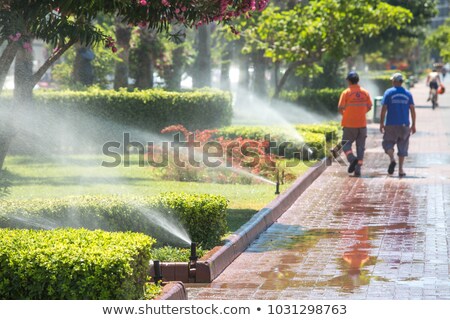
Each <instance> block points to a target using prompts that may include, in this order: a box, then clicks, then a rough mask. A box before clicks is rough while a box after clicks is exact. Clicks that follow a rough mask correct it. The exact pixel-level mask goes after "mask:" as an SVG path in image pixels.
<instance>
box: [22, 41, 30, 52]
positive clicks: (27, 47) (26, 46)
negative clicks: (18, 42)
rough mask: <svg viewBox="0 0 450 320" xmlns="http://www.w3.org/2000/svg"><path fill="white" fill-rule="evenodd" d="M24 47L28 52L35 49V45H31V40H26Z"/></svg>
mask: <svg viewBox="0 0 450 320" xmlns="http://www.w3.org/2000/svg"><path fill="white" fill-rule="evenodd" d="M22 47H23V48H24V49H25V50H27V51H28V52H32V51H33V47H32V46H31V43H29V42H24V43H23V45H22Z"/></svg>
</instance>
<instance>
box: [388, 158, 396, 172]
mask: <svg viewBox="0 0 450 320" xmlns="http://www.w3.org/2000/svg"><path fill="white" fill-rule="evenodd" d="M396 165H397V163H396V162H395V161H391V163H390V164H389V168H388V173H389V174H393V173H394V170H395V166H396Z"/></svg>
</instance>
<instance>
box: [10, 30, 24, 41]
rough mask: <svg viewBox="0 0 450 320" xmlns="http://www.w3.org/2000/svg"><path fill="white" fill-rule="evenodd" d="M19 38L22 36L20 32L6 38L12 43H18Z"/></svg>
mask: <svg viewBox="0 0 450 320" xmlns="http://www.w3.org/2000/svg"><path fill="white" fill-rule="evenodd" d="M21 36H22V34H21V33H20V32H17V33H16V34H15V35H10V36H9V37H8V38H9V40H11V41H13V42H17V41H19V39H20V37H21Z"/></svg>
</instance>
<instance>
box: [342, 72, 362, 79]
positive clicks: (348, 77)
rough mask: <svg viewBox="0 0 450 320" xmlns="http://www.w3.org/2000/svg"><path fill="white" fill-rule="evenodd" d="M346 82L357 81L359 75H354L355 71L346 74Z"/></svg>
mask: <svg viewBox="0 0 450 320" xmlns="http://www.w3.org/2000/svg"><path fill="white" fill-rule="evenodd" d="M345 79H346V80H356V81H359V75H358V74H357V73H356V71H350V72H349V73H348V74H347V78H345Z"/></svg>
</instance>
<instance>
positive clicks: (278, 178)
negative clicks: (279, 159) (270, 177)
mask: <svg viewBox="0 0 450 320" xmlns="http://www.w3.org/2000/svg"><path fill="white" fill-rule="evenodd" d="M275 194H280V171H279V170H277V183H276V184H275Z"/></svg>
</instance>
